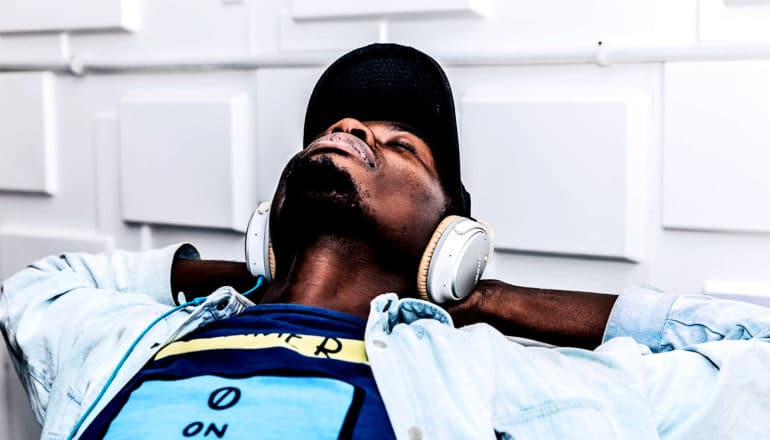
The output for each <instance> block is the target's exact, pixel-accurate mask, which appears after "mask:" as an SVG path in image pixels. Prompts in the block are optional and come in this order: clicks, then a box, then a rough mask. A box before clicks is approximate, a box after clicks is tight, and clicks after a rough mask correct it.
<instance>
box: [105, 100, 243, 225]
mask: <svg viewBox="0 0 770 440" xmlns="http://www.w3.org/2000/svg"><path fill="white" fill-rule="evenodd" d="M249 121H250V117H249V108H248V99H247V96H246V95H245V94H235V95H233V94H229V93H203V92H196V93H189V94H167V95H163V94H151V95H150V94H133V95H130V96H127V97H126V98H124V99H123V100H122V101H121V105H120V173H121V175H120V178H121V201H122V210H123V219H124V220H127V221H133V222H141V223H158V224H170V225H188V226H198V227H210V228H224V229H231V230H235V231H244V230H245V228H246V223H247V222H248V217H249V214H250V212H251V210H252V209H253V207H254V200H253V194H254V191H255V188H254V186H255V184H254V181H255V178H254V174H255V173H254V172H253V169H252V167H253V165H252V164H253V161H252V154H251V151H250V145H249V142H250V136H249V130H250V129H249V127H250V124H249Z"/></svg>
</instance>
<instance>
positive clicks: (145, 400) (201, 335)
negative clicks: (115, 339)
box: [81, 304, 395, 439]
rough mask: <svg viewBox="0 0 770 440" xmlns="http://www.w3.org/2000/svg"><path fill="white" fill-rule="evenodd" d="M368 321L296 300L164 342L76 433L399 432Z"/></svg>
mask: <svg viewBox="0 0 770 440" xmlns="http://www.w3.org/2000/svg"><path fill="white" fill-rule="evenodd" d="M365 323H366V322H365V321H364V320H362V319H360V318H358V317H355V316H351V315H347V314H344V313H340V312H335V311H331V310H326V309H320V308H315V307H308V306H302V305H295V304H264V305H259V306H255V307H250V308H248V309H246V310H245V311H244V312H243V313H242V314H241V315H238V316H236V317H232V318H229V319H225V320H221V321H217V322H214V323H212V324H210V325H208V326H206V327H205V328H203V329H200V330H198V331H196V332H194V333H192V334H190V335H188V336H186V337H184V338H183V339H180V340H178V341H175V342H173V343H171V344H169V345H167V346H166V347H164V348H163V349H161V350H160V351H159V352H158V353H157V354H156V356H155V357H154V358H153V359H152V360H151V361H150V362H149V363H148V364H147V365H146V366H145V367H144V368H143V369H142V370H141V371H140V372H139V373H138V374H137V375H136V376H135V377H134V378H133V379H132V380H131V381H130V382H129V383H128V384H127V385H126V386H125V387H124V388H123V390H121V391H120V393H118V395H117V396H116V397H115V398H114V399H113V400H112V401H111V402H110V403H109V404H108V405H107V406H106V407H105V408H104V410H102V411H101V413H99V415H98V416H97V417H96V418H95V419H94V421H93V422H92V423H91V424H90V425H89V426H88V428H87V429H86V431H85V432H84V433H83V436H82V437H81V438H83V439H93V438H105V439H149V438H157V439H190V438H192V439H195V438H201V439H218V438H221V439H256V438H259V439H294V438H302V439H336V438H366V439H379V438H395V435H394V433H393V429H392V427H391V425H390V421H389V420H388V415H387V413H386V411H385V406H384V404H383V402H382V399H381V397H380V394H379V392H378V390H377V386H376V384H375V382H374V377H373V376H372V371H371V368H370V367H369V364H368V361H367V358H366V351H365V349H364V342H363V339H364V329H365Z"/></svg>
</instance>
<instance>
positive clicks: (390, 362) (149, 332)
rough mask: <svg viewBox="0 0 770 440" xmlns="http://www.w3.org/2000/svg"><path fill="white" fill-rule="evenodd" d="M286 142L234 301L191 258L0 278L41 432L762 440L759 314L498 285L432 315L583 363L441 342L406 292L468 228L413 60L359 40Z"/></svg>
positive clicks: (84, 265) (183, 250)
mask: <svg viewBox="0 0 770 440" xmlns="http://www.w3.org/2000/svg"><path fill="white" fill-rule="evenodd" d="M304 144H305V147H306V148H305V149H304V150H303V151H301V152H299V153H298V154H297V155H296V156H295V157H294V158H293V159H292V160H291V161H290V162H289V164H288V165H287V166H286V168H285V170H284V173H283V175H282V177H281V180H280V183H279V186H278V189H277V191H276V194H275V197H274V199H273V204H272V211H271V237H270V238H271V241H272V245H273V249H274V250H275V261H276V266H275V276H274V280H273V281H272V282H271V283H270V284H269V285H268V286H267V287H266V288H264V289H261V290H258V291H257V292H255V293H254V294H251V295H250V296H249V297H248V298H247V297H244V296H243V295H240V294H239V293H237V292H236V291H235V289H237V290H239V291H246V290H247V289H248V288H249V287H251V286H252V285H253V283H255V280H254V278H253V277H252V276H251V275H250V274H249V273H248V272H247V271H246V269H245V267H244V265H243V264H238V263H227V262H205V261H199V260H196V259H195V258H196V255H197V254H196V252H195V250H194V249H193V248H192V247H191V246H189V245H182V246H176V247H170V248H166V249H163V250H157V251H150V252H144V253H127V252H117V253H115V254H113V255H109V256H93V255H79V254H65V255H62V256H58V257H49V258H47V259H44V260H41V261H39V262H36V263H34V264H33V265H31V266H30V267H28V268H27V269H25V270H23V271H22V272H20V273H19V274H17V275H15V276H14V277H12V278H10V279H9V280H7V281H6V282H5V284H4V285H3V296H2V324H3V333H4V336H5V337H6V341H7V343H8V346H9V349H10V352H11V354H12V358H13V361H14V364H15V366H16V368H17V370H18V372H19V374H20V376H21V378H22V381H23V383H24V386H25V389H26V390H27V393H28V394H29V397H30V401H31V403H32V406H33V409H34V410H35V413H36V415H37V417H38V419H39V420H40V421H41V422H42V423H43V437H44V438H64V437H66V436H68V435H72V436H82V438H101V437H105V438H164V439H165V438H198V437H206V438H271V439H273V438H276V439H277V438H299V437H302V438H340V437H342V438H392V437H394V436H395V437H397V438H408V439H419V438H426V439H427V438H458V439H468V438H474V439H475V438H495V437H496V438H504V439H510V438H516V439H522V438H523V439H528V438H532V439H542V438H584V439H589V438H590V439H594V438H601V439H605V438H633V439H642V438H659V437H664V438H749V437H750V436H753V437H755V438H761V437H762V436H764V435H765V433H766V432H767V429H768V428H769V427H770V417H767V416H768V415H770V407H768V405H770V403H768V402H770V399H768V398H767V397H768V396H769V392H770V389H769V388H768V384H770V344H768V343H767V342H768V341H767V337H768V335H769V334H770V313H768V310H767V309H764V308H761V307H757V306H752V305H748V304H743V303H737V302H729V301H716V300H710V299H708V298H705V297H700V296H692V297H678V298H677V297H673V296H670V295H666V294H663V293H659V292H652V291H647V290H642V289H630V290H629V291H628V292H626V293H625V294H623V295H621V296H620V297H616V296H612V295H596V294H579V293H570V292H554V291H540V290H535V289H523V288H517V287H514V286H510V285H507V284H505V283H502V282H499V281H482V282H481V283H479V284H478V285H477V288H476V290H475V291H474V292H473V293H472V294H471V295H470V297H469V298H468V299H466V300H465V301H464V302H462V303H459V304H453V305H449V306H447V307H448V309H449V310H450V311H451V313H452V316H454V318H455V324H466V323H472V322H486V323H490V324H492V325H493V326H494V327H496V328H497V329H498V330H501V331H503V332H505V333H507V334H511V335H515V336H527V337H535V338H538V339H541V340H545V341H550V342H553V343H557V344H565V345H571V346H583V347H591V348H593V347H595V346H596V345H598V344H600V343H602V342H603V344H602V345H600V346H599V347H598V348H596V349H595V350H594V351H589V350H584V349H578V348H557V349H546V348H542V347H524V346H522V345H519V344H517V343H515V342H511V341H510V340H508V339H507V338H506V337H505V336H503V334H502V333H500V332H499V331H497V330H495V329H494V328H493V327H491V326H489V325H487V324H476V325H469V326H466V327H463V328H461V329H458V328H455V327H454V325H453V320H452V317H450V315H449V314H448V313H447V312H446V311H445V310H444V309H442V308H441V307H439V306H437V305H435V304H432V303H429V302H426V301H422V300H419V299H415V297H416V296H417V289H416V282H415V280H416V278H417V271H418V263H419V260H420V258H421V255H422V253H423V251H424V249H425V247H426V244H427V243H428V242H429V240H430V239H431V236H432V234H433V232H434V229H435V228H436V226H437V225H438V224H439V222H440V221H441V220H442V219H443V218H444V217H446V216H447V215H450V214H458V215H464V216H468V215H470V197H469V195H468V194H467V193H466V192H465V190H464V188H463V185H462V182H461V180H460V172H459V169H460V168H459V154H458V151H459V150H458V143H457V130H456V122H455V116H454V107H453V103H452V96H451V91H450V89H449V85H448V82H447V81H446V77H445V76H444V73H443V71H442V70H441V68H440V67H439V66H438V65H437V64H436V63H435V61H433V60H432V59H431V58H430V57H428V56H427V55H425V54H422V53H421V52H418V51H416V50H414V49H411V48H407V47H403V46H397V45H371V46H367V47H364V48H361V49H357V50H355V51H353V52H351V53H349V54H346V55H345V56H343V57H342V58H340V59H339V60H337V61H336V62H335V63H334V64H333V65H332V66H331V67H330V68H329V69H328V70H327V71H326V72H325V73H324V75H323V76H322V77H321V79H320V80H319V82H318V84H317V85H316V88H315V90H314V92H313V95H312V96H311V99H310V103H309V105H308V111H307V115H306V122H305V136H304ZM169 274H170V283H169ZM225 284H229V285H233V286H234V287H235V289H233V288H231V287H223V288H219V289H216V291H214V292H213V293H210V292H211V291H212V290H214V289H215V288H216V287H218V286H221V285H225ZM179 291H184V293H185V294H184V295H177V293H178V292H179ZM384 292H396V293H397V294H394V293H384ZM202 295H207V296H206V298H205V299H200V300H194V301H192V302H190V303H186V304H182V305H181V306H178V307H177V308H173V309H172V308H171V307H172V306H173V305H174V299H175V298H187V299H189V298H195V297H198V296H202ZM249 298H251V299H252V300H254V301H255V302H258V303H260V304H259V305H256V306H254V305H253V304H252V301H251V300H250V299H249ZM159 318H160V320H159ZM156 322H157V324H156ZM632 338H634V339H632ZM134 341H136V343H134Z"/></svg>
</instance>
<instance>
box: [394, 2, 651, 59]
mask: <svg viewBox="0 0 770 440" xmlns="http://www.w3.org/2000/svg"><path fill="white" fill-rule="evenodd" d="M654 22H655V10H654V8H653V3H652V2H650V1H642V2H640V1H617V0H584V1H579V2H576V1H572V0H543V1H538V2H537V4H533V3H532V2H531V1H530V0H494V1H493V2H491V4H490V7H489V14H488V15H487V16H485V17H484V18H476V17H474V18H443V19H432V20H393V21H391V22H389V24H388V28H389V35H390V39H391V40H392V41H393V42H397V43H404V44H409V45H415V46H416V47H419V48H421V49H422V50H425V51H444V52H446V51H451V52H457V51H472V52H473V53H478V52H482V53H483V52H490V51H495V50H529V51H534V52H537V50H538V49H541V48H545V47H554V46H556V47H575V46H578V47H586V46H590V45H592V44H595V43H596V42H598V41H604V42H606V43H607V44H609V45H612V44H629V43H638V42H642V41H649V40H650V39H651V38H652V33H653V29H654V27H653V23H654ZM565 29H569V31H568V32H565Z"/></svg>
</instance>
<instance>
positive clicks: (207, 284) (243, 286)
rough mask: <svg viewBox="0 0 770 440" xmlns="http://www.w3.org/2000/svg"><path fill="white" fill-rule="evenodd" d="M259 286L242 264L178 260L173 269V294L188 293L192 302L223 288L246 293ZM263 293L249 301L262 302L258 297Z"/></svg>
mask: <svg viewBox="0 0 770 440" xmlns="http://www.w3.org/2000/svg"><path fill="white" fill-rule="evenodd" d="M256 282H257V280H256V278H254V276H252V275H251V273H250V272H249V271H248V268H247V267H246V264H245V263H241V262H235V261H214V260H197V259H176V260H174V263H173V264H172V266H171V290H172V291H173V292H174V293H175V294H176V293H177V292H180V291H181V292H184V293H185V297H186V298H188V299H190V298H196V297H199V296H205V295H208V294H209V293H211V292H213V291H214V290H216V289H218V288H219V287H222V286H232V287H234V288H235V290H237V291H239V292H246V291H247V290H249V289H251V288H252V287H254V285H255V284H256ZM260 293H261V292H255V293H254V294H251V295H250V296H249V299H251V300H252V301H254V302H259V301H258V300H257V299H256V298H255V295H259V294H260ZM174 298H176V295H175V296H174Z"/></svg>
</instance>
